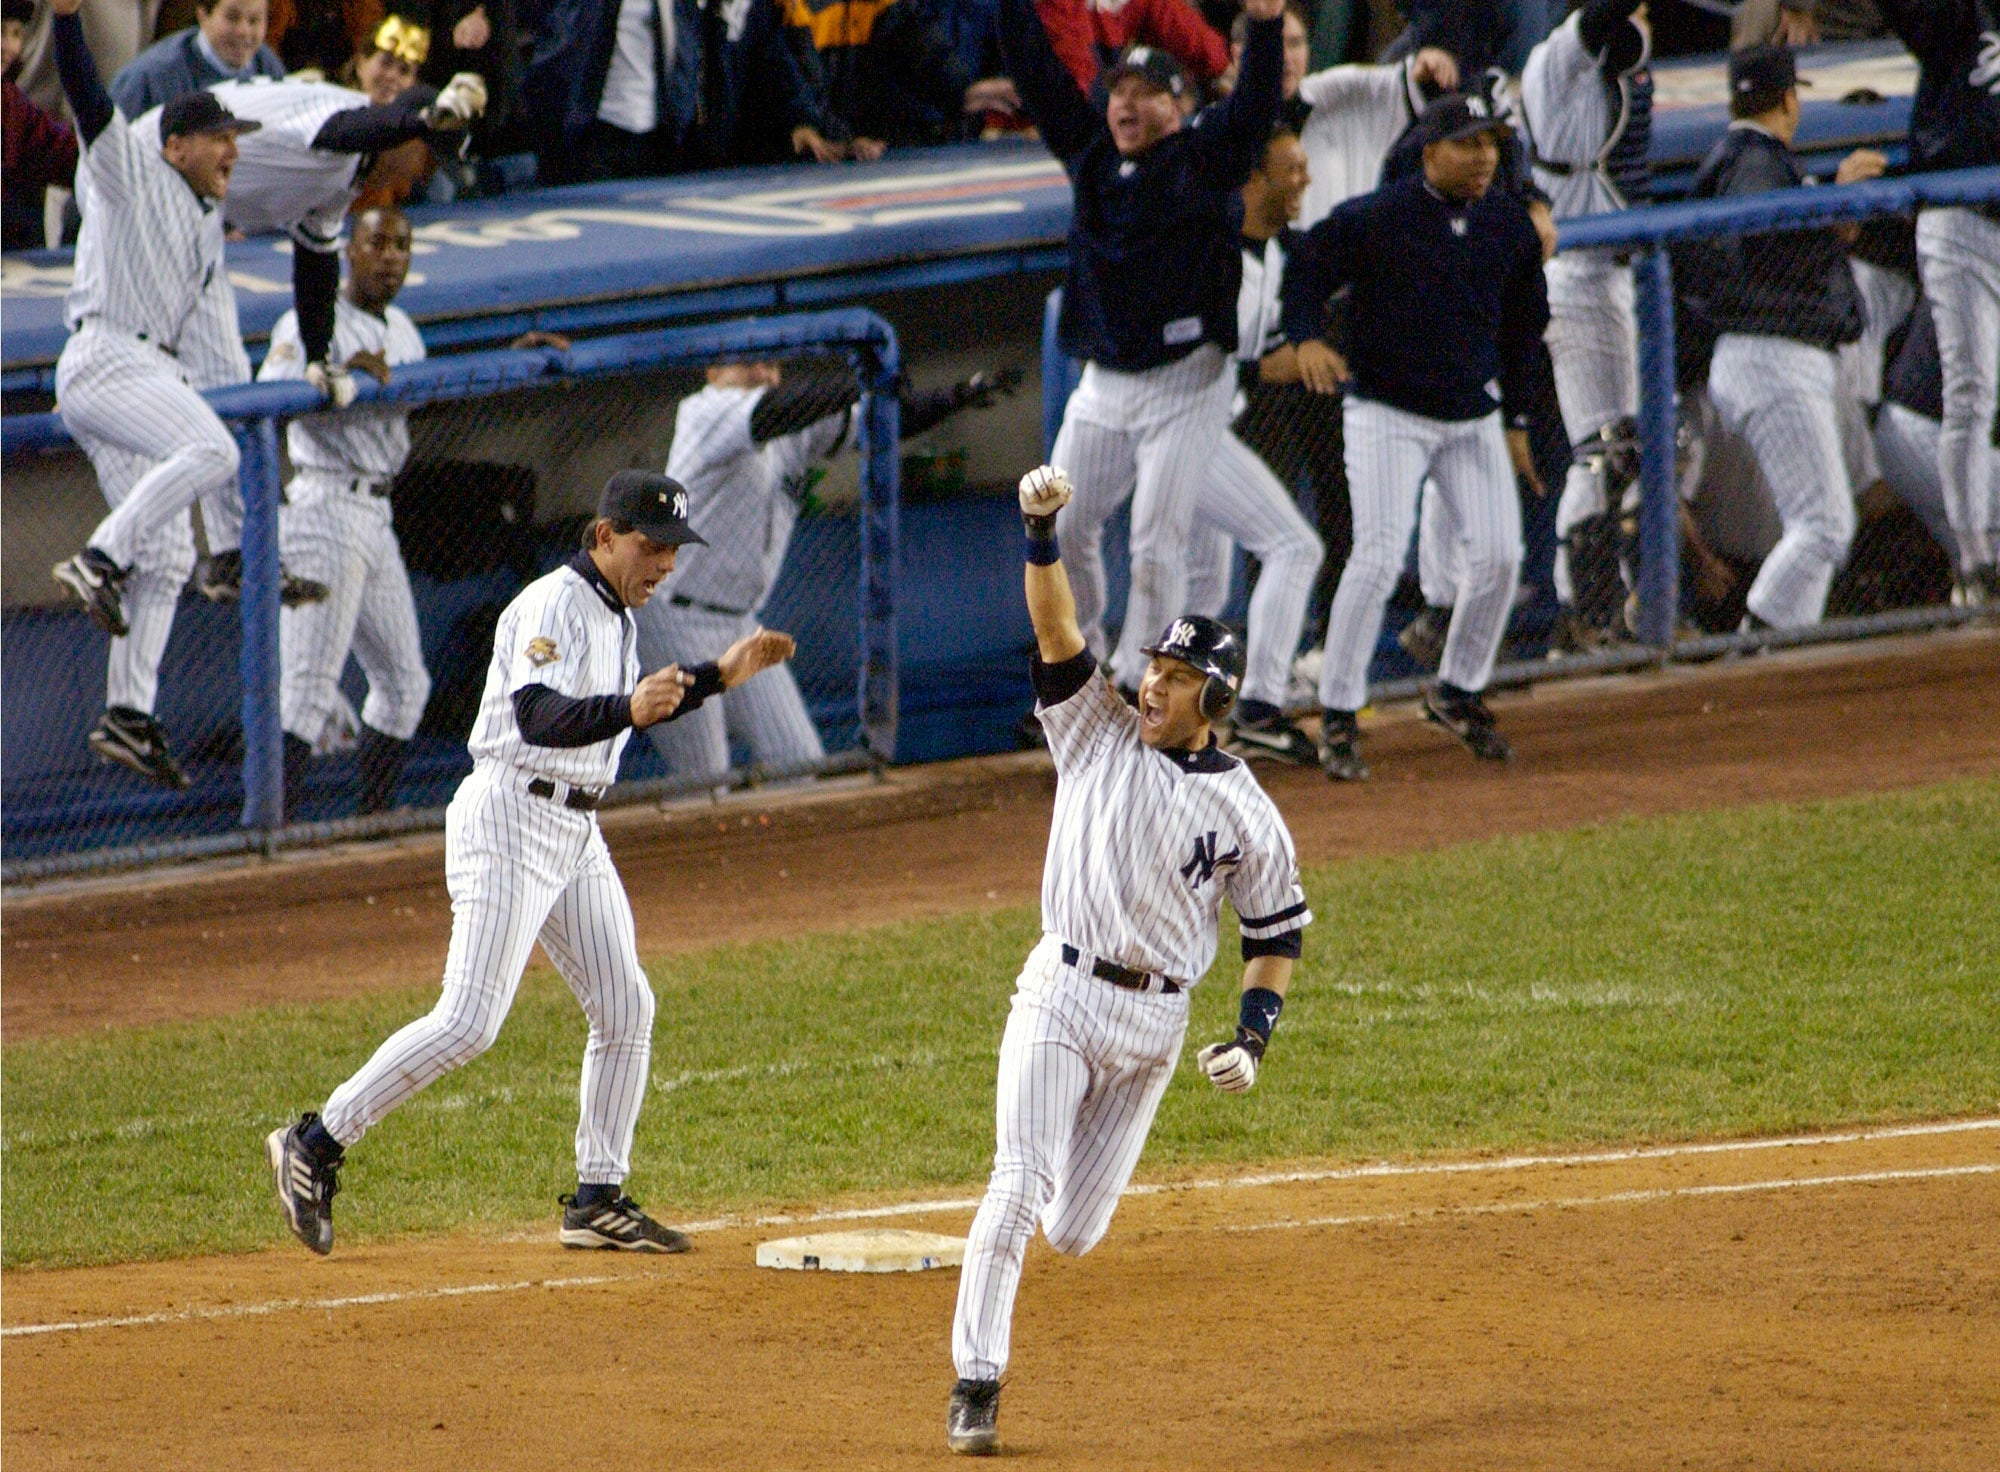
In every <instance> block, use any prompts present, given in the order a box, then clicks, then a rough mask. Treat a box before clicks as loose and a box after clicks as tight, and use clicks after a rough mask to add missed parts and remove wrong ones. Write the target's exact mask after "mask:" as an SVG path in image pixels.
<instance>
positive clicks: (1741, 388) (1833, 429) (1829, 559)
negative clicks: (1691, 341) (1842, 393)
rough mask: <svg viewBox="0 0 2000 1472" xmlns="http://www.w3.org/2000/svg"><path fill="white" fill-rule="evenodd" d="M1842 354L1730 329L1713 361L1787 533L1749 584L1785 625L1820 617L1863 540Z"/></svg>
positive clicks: (1711, 372)
mask: <svg viewBox="0 0 2000 1472" xmlns="http://www.w3.org/2000/svg"><path fill="white" fill-rule="evenodd" d="M1837 376H1838V367H1837V364H1836V362H1835V358H1834V355H1833V354H1832V353H1830V352H1827V351H1826V350H1825V349H1823V348H1815V347H1810V346H1808V345H1807V344H1805V343H1802V342H1795V341H1793V340H1792V339H1790V338H1785V337H1765V336H1762V335H1751V334H1748V333H1733V332H1730V333H1724V334H1723V335H1722V336H1721V337H1720V338H1718V339H1717V340H1716V344H1715V356H1714V358H1713V359H1712V360H1711V361H1710V363H1709V369H1708V396H1709V398H1710V399H1711V400H1713V401H1714V403H1715V412H1716V413H1717V414H1718V415H1719V416H1720V417H1721V419H1722V422H1723V424H1724V425H1726V426H1727V427H1728V428H1729V429H1730V430H1732V431H1733V432H1734V433H1736V434H1740V435H1741V436H1743V438H1744V439H1745V440H1747V441H1749V444H1750V448H1751V450H1752V451H1753V452H1755V454H1756V456H1757V468H1758V469H1759V470H1762V471H1763V472H1764V479H1765V481H1766V482H1767V483H1768V484H1769V485H1770V487H1771V499H1772V500H1773V501H1774V502H1776V503H1777V507H1778V520H1779V521H1780V522H1781V523H1782V524H1783V526H1784V529H1785V531H1784V535H1783V536H1781V537H1780V538H1779V539H1778V545H1777V546H1775V547H1773V548H1772V549H1771V554H1770V556H1768V557H1766V558H1765V559H1764V565H1763V566H1762V567H1761V568H1759V569H1758V570H1757V579H1756V581H1755V582H1753V583H1752V584H1751V585H1750V597H1749V608H1750V611H1751V612H1752V613H1754V614H1756V615H1757V617H1758V618H1761V619H1762V620H1764V622H1765V623H1767V624H1770V625H1772V626H1773V627H1775V628H1780V629H1792V628H1798V627H1799V626H1801V625H1803V624H1813V623H1818V622H1819V619H1820V616H1821V615H1822V614H1823V613H1825V612H1826V595H1827V590H1828V589H1830V588H1831V587H1832V586H1833V574H1834V570H1835V569H1836V568H1838V567H1839V566H1840V564H1841V562H1842V561H1843V560H1844V559H1845V558H1846V556H1847V548H1848V544H1849V543H1850V542H1852V541H1853V540H1854V488H1853V487H1852V486H1851V485H1849V484H1848V480H1847V462H1846V460H1845V459H1844V458H1843V457H1842V455H1841V452H1840V425H1839V421H1838V419H1837V418H1836V416H1835V410H1834V385H1835V380H1836V378H1837Z"/></svg>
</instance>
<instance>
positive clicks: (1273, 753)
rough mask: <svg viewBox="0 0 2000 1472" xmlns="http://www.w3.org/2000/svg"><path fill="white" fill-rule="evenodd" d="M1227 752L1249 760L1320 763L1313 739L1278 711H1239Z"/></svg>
mask: <svg viewBox="0 0 2000 1472" xmlns="http://www.w3.org/2000/svg"><path fill="white" fill-rule="evenodd" d="M1228 749H1229V753H1230V755H1231V756H1238V757H1242V758H1243V759H1244V760H1246V761H1258V760H1274V761H1281V762H1290V763H1292V764H1293V765H1294V766H1299V767H1310V766H1312V765H1313V764H1314V763H1316V762H1317V761H1318V760H1319V748H1318V747H1317V746H1315V745H1314V744H1313V739H1312V737H1310V736H1308V735H1306V733H1305V732H1303V731H1301V730H1300V729H1299V728H1298V727H1297V726H1295V725H1293V724H1292V723H1291V722H1290V721H1288V720H1286V719H1285V717H1284V713H1283V712H1282V711H1275V710H1274V711H1272V712H1271V714H1269V715H1253V714H1250V713H1248V712H1244V711H1241V710H1239V711H1238V713H1237V717H1236V724H1235V727H1234V728H1233V730H1232V733H1231V735H1230V738H1229V748H1228Z"/></svg>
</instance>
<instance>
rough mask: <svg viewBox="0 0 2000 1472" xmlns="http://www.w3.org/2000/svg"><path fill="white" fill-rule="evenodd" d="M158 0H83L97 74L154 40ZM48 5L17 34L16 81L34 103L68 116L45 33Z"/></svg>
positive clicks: (107, 71) (112, 69)
mask: <svg viewBox="0 0 2000 1472" xmlns="http://www.w3.org/2000/svg"><path fill="white" fill-rule="evenodd" d="M159 13H160V0H83V9H82V10H81V11H79V12H78V14H79V15H81V16H82V18H83V39H84V42H85V44H86V45H87V46H88V47H89V48H90V55H91V58H92V59H93V60H94V61H95V62H96V63H97V70H98V73H99V74H100V75H101V76H107V77H108V76H110V75H111V74H112V73H114V72H116V71H118V70H120V69H121V68H123V67H124V66H125V65H126V64H127V63H128V62H130V61H131V60H132V58H133V57H135V56H137V55H138V54H139V53H140V52H141V51H143V50H145V49H146V47H147V46H148V45H150V44H151V43H152V40H153V22H154V20H155V19H156V18H157V17H158V15H159ZM49 16H50V11H49V7H48V6H46V5H44V6H41V7H39V11H38V13H37V15H36V17H35V19H34V20H33V21H32V22H31V23H30V24H29V26H28V29H27V34H26V35H25V36H23V37H22V40H21V69H20V71H19V72H18V73H17V74H16V75H15V78H14V80H15V82H16V83H18V84H19V86H20V88H21V90H22V91H23V92H25V93H27V94H28V96H29V98H31V99H32V100H33V101H34V102H35V103H36V104H37V105H39V106H40V107H41V108H43V109H44V110H45V111H48V112H52V113H54V114H56V116H58V117H63V118H67V117H68V116H69V115H70V114H69V104H68V102H67V101H66V100H65V99H64V97H63V90H62V80H61V78H59V77H58V76H57V75H56V51H55V42H54V39H53V37H52V36H51V35H50V26H49Z"/></svg>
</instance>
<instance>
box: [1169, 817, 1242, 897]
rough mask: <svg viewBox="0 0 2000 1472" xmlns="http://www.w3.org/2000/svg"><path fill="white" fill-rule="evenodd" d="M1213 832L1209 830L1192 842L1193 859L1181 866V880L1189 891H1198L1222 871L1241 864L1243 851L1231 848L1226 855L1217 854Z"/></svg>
mask: <svg viewBox="0 0 2000 1472" xmlns="http://www.w3.org/2000/svg"><path fill="white" fill-rule="evenodd" d="M1215 849H1216V841H1215V830H1214V829H1213V828H1211V829H1209V831H1208V832H1206V833H1204V834H1202V835H1201V836H1200V837H1198V838H1196V839H1195V841H1194V857H1193V858H1191V859H1189V860H1188V861H1187V862H1186V863H1185V864H1183V865H1181V878H1183V879H1185V880H1186V881H1187V882H1188V888H1189V889H1200V888H1201V887H1202V886H1203V885H1204V884H1206V883H1208V881H1209V880H1211V879H1213V878H1214V877H1215V876H1216V873H1217V872H1218V871H1220V870H1223V869H1234V868H1235V867H1236V866H1237V865H1238V864H1240V863H1242V862H1243V850H1242V849H1240V848H1232V849H1230V850H1229V852H1228V853H1226V854H1217V853H1216V851H1215Z"/></svg>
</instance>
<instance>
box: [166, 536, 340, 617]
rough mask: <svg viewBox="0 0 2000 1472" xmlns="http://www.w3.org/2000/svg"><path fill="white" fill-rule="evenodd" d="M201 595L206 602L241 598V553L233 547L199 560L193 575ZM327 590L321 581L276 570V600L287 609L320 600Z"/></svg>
mask: <svg viewBox="0 0 2000 1472" xmlns="http://www.w3.org/2000/svg"><path fill="white" fill-rule="evenodd" d="M196 586H197V587H198V588H199V589H200V590H201V596H202V597H204V598H206V599H207V600H208V601H209V602H210V603H235V602H238V601H239V600H241V599H242V597H243V553H242V552H241V551H240V550H239V549H237V548H231V549H230V550H228V551H226V552H216V553H212V554H210V555H209V556H208V557H205V558H203V559H202V564H201V571H200V573H199V574H198V576H197V578H196ZM329 591H330V590H329V589H328V588H327V586H326V584H325V583H322V582H318V581H316V580H314V579H312V578H302V577H300V576H298V574H296V573H293V572H288V571H286V570H285V569H284V568H283V567H280V568H279V569H278V601H279V602H280V603H282V604H284V605H285V607H287V608H299V607H303V606H304V605H305V604H308V603H324V602H326V599H327V594H328V592H329Z"/></svg>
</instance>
